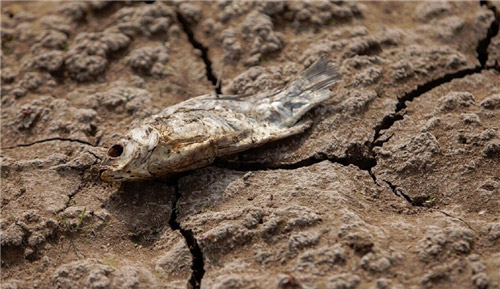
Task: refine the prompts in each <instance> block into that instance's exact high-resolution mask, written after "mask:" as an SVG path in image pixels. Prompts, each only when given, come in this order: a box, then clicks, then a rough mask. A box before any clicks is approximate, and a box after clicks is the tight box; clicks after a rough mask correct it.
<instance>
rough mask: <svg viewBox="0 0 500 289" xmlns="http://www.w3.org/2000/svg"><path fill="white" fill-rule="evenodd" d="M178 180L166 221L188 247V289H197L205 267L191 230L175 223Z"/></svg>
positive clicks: (179, 195) (178, 197) (178, 196)
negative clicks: (179, 234)
mask: <svg viewBox="0 0 500 289" xmlns="http://www.w3.org/2000/svg"><path fill="white" fill-rule="evenodd" d="M179 178H180V177H178V178H177V179H176V180H175V201H174V203H173V205H172V213H171V216H170V220H169V221H168V223H169V225H170V228H171V229H172V230H174V231H177V230H179V232H180V233H181V235H182V236H183V237H184V239H185V240H186V243H187V245H188V247H189V252H190V253H191V256H192V258H193V262H192V264H191V270H192V272H191V277H190V278H189V285H188V288H193V289H199V288H200V285H201V279H202V278H203V275H204V274H205V265H204V261H203V253H202V251H201V249H200V246H199V245H198V241H196V238H195V237H194V234H193V231H192V230H186V229H184V228H182V227H181V225H180V224H179V222H178V221H177V203H178V202H179V199H180V198H181V194H180V192H179Z"/></svg>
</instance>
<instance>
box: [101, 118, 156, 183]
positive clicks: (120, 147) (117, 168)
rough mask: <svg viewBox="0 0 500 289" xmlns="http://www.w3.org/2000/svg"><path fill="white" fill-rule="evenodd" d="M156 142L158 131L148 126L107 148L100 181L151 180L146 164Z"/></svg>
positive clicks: (132, 131)
mask: <svg viewBox="0 0 500 289" xmlns="http://www.w3.org/2000/svg"><path fill="white" fill-rule="evenodd" d="M158 141H159V133H158V131H157V130H156V129H154V128H152V127H150V126H141V127H139V128H136V129H133V130H131V131H130V132H129V133H128V134H127V135H126V136H124V137H123V138H121V139H120V140H119V141H118V142H116V143H115V144H114V145H112V146H111V147H110V148H109V150H108V152H107V158H106V160H104V162H103V164H102V166H101V170H100V171H101V179H102V180H103V181H106V182H116V181H134V180H143V179H148V178H151V177H152V175H151V173H150V172H149V170H148V163H149V159H150V158H151V155H152V153H153V151H154V150H155V148H156V147H157V145H158Z"/></svg>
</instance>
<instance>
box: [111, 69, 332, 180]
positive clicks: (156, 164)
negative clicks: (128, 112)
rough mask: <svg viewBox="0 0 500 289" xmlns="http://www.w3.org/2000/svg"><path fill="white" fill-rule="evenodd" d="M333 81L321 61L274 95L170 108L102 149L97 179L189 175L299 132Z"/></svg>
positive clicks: (200, 100)
mask: <svg viewBox="0 0 500 289" xmlns="http://www.w3.org/2000/svg"><path fill="white" fill-rule="evenodd" d="M339 79H340V74H339V73H338V72H337V69H336V66H335V65H334V64H333V63H331V62H328V61H326V60H324V59H322V60H319V61H318V62H316V63H315V64H313V65H312V66H311V67H310V68H309V69H308V70H306V71H305V72H304V73H303V74H302V75H301V76H300V77H299V78H297V79H296V80H295V81H293V82H291V83H290V84H289V85H288V86H287V87H286V88H285V89H283V90H280V91H275V92H263V93H260V94H256V95H251V96H227V97H225V96H215V95H213V94H212V95H203V96H198V97H194V98H191V99H189V100H187V101H184V102H181V103H179V104H177V105H173V106H170V107H168V108H166V109H164V110H163V111H162V112H160V113H159V114H157V115H154V116H152V117H149V118H148V119H146V120H145V121H144V122H143V124H142V125H141V126H139V127H138V128H135V129H132V130H131V131H130V132H129V133H128V134H127V135H126V136H125V137H123V138H121V139H120V140H119V141H118V142H117V143H116V144H115V145H113V146H112V147H111V148H110V149H109V150H108V153H107V159H106V160H105V161H104V163H103V166H102V168H101V172H102V173H101V178H102V180H104V181H109V182H111V181H133V180H143V179H148V178H154V177H158V176H161V175H165V174H170V173H176V172H182V171H187V170H192V169H196V168H200V167H203V166H206V165H208V164H210V163H211V162H213V160H214V159H215V158H216V157H220V156H223V155H228V154H234V153H237V152H241V151H244V150H247V149H250V148H253V147H257V146H260V145H263V144H265V143H268V142H272V141H275V140H278V139H282V138H285V137H288V136H291V135H294V134H298V133H300V132H303V131H304V130H305V129H307V128H308V127H309V126H310V125H311V122H310V121H307V120H300V119H301V118H302V116H303V115H304V114H305V113H306V112H307V111H309V110H310V109H311V108H313V107H314V106H316V105H318V104H319V103H321V102H322V101H324V100H326V99H328V98H330V97H331V95H332V94H333V93H332V92H331V91H330V90H329V88H330V87H331V86H332V85H333V84H334V83H336V82H337V81H338V80H339Z"/></svg>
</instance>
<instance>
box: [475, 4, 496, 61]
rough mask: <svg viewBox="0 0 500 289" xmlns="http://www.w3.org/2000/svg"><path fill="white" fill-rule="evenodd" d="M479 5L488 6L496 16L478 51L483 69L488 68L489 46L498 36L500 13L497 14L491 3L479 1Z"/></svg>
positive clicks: (478, 46) (479, 44)
mask: <svg viewBox="0 0 500 289" xmlns="http://www.w3.org/2000/svg"><path fill="white" fill-rule="evenodd" d="M479 3H480V5H481V6H487V7H488V9H490V10H491V11H493V14H494V15H495V20H494V21H493V22H492V23H491V25H490V28H489V29H488V32H487V34H486V38H484V39H483V40H481V41H479V43H478V45H477V49H476V52H477V59H478V60H479V63H480V64H481V67H482V68H486V62H487V61H488V46H490V43H491V39H493V37H495V36H497V34H498V30H499V26H500V19H499V18H500V11H499V12H497V11H496V8H495V6H493V4H490V3H489V1H479Z"/></svg>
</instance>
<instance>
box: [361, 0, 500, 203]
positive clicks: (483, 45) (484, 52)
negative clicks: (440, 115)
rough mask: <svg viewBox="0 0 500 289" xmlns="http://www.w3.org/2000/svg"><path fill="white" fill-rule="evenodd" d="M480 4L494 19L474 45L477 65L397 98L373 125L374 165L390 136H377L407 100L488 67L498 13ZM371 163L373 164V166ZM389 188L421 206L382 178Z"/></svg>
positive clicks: (401, 114) (397, 118)
mask: <svg viewBox="0 0 500 289" xmlns="http://www.w3.org/2000/svg"><path fill="white" fill-rule="evenodd" d="M480 5H481V6H483V5H486V6H489V7H488V8H489V9H490V10H492V11H493V13H494V14H495V20H494V21H493V22H492V23H491V25H490V27H489V29H488V32H487V34H486V37H485V38H484V39H482V40H480V41H479V42H478V45H477V47H476V52H477V59H478V61H479V63H480V65H479V66H476V67H475V68H469V69H464V70H460V71H457V72H454V73H449V74H446V75H444V76H442V77H439V78H437V79H434V80H431V81H429V82H427V83H424V84H421V85H418V86H417V87H416V88H415V89H414V90H412V91H410V92H409V93H407V94H405V95H403V97H401V98H398V102H397V104H396V109H395V110H394V112H392V113H390V114H389V115H386V116H384V118H383V119H382V121H381V122H380V123H379V124H378V125H376V126H375V128H374V131H375V133H374V136H373V140H372V142H371V144H369V152H370V153H369V155H370V156H371V157H373V159H374V162H375V165H376V162H377V157H376V155H375V153H374V152H373V148H374V147H381V146H383V144H384V143H386V142H387V141H389V139H390V138H391V137H392V135H391V136H389V137H388V138H386V139H384V140H380V139H379V138H380V137H381V136H382V134H381V131H382V130H386V129H389V128H391V127H392V126H393V125H394V123H396V122H397V121H400V120H402V119H403V117H404V115H405V114H406V111H405V108H406V107H407V104H406V103H407V102H412V101H413V100H414V99H415V98H418V97H420V96H421V95H423V94H425V93H427V92H429V91H431V90H433V89H434V88H436V87H439V86H441V85H443V84H445V83H449V82H451V81H452V80H454V79H458V78H463V77H466V76H468V75H472V74H474V73H480V72H481V71H482V70H483V69H488V67H486V62H487V61H488V47H489V45H490V43H491V39H492V38H493V37H495V36H496V35H497V34H498V32H499V23H500V19H499V14H498V13H497V11H496V8H495V7H494V6H493V5H490V4H489V3H488V1H480ZM375 165H373V166H375ZM370 175H371V176H372V178H373V180H374V181H375V182H376V176H375V175H373V174H371V170H370ZM383 182H385V183H386V184H387V185H389V187H390V188H391V190H392V191H393V192H394V194H395V195H396V196H398V197H402V198H404V199H405V200H406V201H408V203H410V204H411V205H412V206H422V203H420V202H415V201H414V200H412V199H411V198H410V197H409V196H408V195H406V194H405V193H404V192H403V191H402V190H401V189H400V188H398V187H396V186H395V185H393V184H392V183H391V182H389V181H386V180H383Z"/></svg>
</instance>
